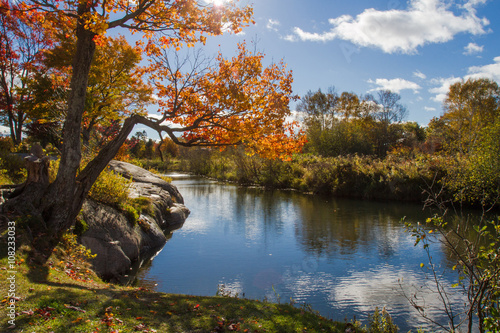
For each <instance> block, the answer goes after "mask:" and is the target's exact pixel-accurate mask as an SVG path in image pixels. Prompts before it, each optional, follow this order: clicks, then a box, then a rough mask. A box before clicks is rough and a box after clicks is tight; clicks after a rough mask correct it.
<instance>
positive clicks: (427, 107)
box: [424, 106, 436, 112]
mask: <svg viewBox="0 0 500 333" xmlns="http://www.w3.org/2000/svg"><path fill="white" fill-rule="evenodd" d="M424 110H425V111H429V112H433V111H436V108H432V107H430V106H425V107H424Z"/></svg>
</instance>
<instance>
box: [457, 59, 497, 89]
mask: <svg viewBox="0 0 500 333" xmlns="http://www.w3.org/2000/svg"><path fill="white" fill-rule="evenodd" d="M493 61H494V63H493V64H489V65H484V66H473V67H470V68H469V75H467V76H466V77H465V80H467V79H479V78H486V79H490V80H493V81H496V82H499V83H500V57H495V58H494V59H493Z"/></svg>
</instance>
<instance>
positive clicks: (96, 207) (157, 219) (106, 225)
mask: <svg viewBox="0 0 500 333" xmlns="http://www.w3.org/2000/svg"><path fill="white" fill-rule="evenodd" d="M112 168H113V170H115V171H116V172H118V173H120V174H122V175H124V177H126V178H129V179H130V178H131V179H132V180H133V183H132V186H131V189H130V195H129V196H130V197H131V198H138V197H148V198H150V200H151V203H152V205H153V208H154V209H153V210H154V213H153V214H151V216H150V215H144V214H141V216H140V217H139V219H138V221H137V222H135V223H131V222H130V221H128V220H127V218H126V217H125V215H124V214H123V213H122V212H120V211H118V210H117V209H115V208H113V207H109V206H106V205H104V204H102V203H98V202H95V201H93V200H90V199H89V200H86V202H85V203H84V205H83V208H82V218H83V220H84V221H85V223H86V224H87V226H88V229H87V231H86V232H84V233H83V235H81V237H80V242H81V243H82V244H83V245H84V246H86V247H87V248H88V249H90V250H91V252H92V253H94V254H97V256H96V258H94V259H93V260H92V265H93V268H94V270H95V271H96V272H97V273H98V274H99V275H100V276H101V277H102V278H104V279H106V280H111V281H121V282H123V281H124V279H123V277H124V276H126V275H129V273H130V270H131V269H132V267H134V268H139V267H140V266H141V265H142V263H143V262H144V261H145V260H147V259H149V258H151V257H152V256H154V255H155V254H156V253H157V252H158V251H159V250H161V248H162V247H163V245H164V244H165V243H166V241H167V237H169V234H170V233H171V232H172V231H173V230H175V229H178V228H180V227H182V225H183V224H184V221H185V220H186V218H187V217H188V216H189V213H190V211H189V209H188V208H187V207H186V206H184V204H183V202H184V200H183V198H182V196H181V194H180V193H179V192H178V190H177V188H176V187H175V186H174V185H172V184H169V183H167V182H165V181H164V180H163V179H161V178H159V177H158V176H156V175H155V174H153V173H151V172H149V171H147V170H144V169H141V168H139V167H136V166H134V165H132V164H129V163H125V162H118V161H112Z"/></svg>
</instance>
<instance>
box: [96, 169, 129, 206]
mask: <svg viewBox="0 0 500 333" xmlns="http://www.w3.org/2000/svg"><path fill="white" fill-rule="evenodd" d="M131 183H132V180H128V179H125V178H123V177H122V176H120V175H119V174H117V173H115V172H114V171H111V170H109V169H106V170H104V171H103V172H101V174H100V175H99V177H98V178H97V180H96V181H95V183H94V185H92V188H91V189H90V192H89V197H90V198H92V199H93V200H95V201H99V202H101V203H104V204H107V205H109V206H113V207H115V208H119V207H120V206H121V205H122V204H123V203H125V202H127V201H128V195H129V188H130V184H131Z"/></svg>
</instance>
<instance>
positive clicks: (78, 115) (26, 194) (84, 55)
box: [3, 2, 95, 261]
mask: <svg viewBox="0 0 500 333" xmlns="http://www.w3.org/2000/svg"><path fill="white" fill-rule="evenodd" d="M86 11H88V9H87V8H86V3H85V2H83V3H82V4H81V5H80V7H79V9H78V14H80V15H82V14H83V13H84V12H86ZM76 36H77V45H76V53H75V55H74V57H73V74H72V77H71V85H70V95H69V99H68V112H67V116H66V119H65V122H64V127H63V146H62V151H61V160H60V164H59V170H58V173H57V177H56V180H55V181H54V182H53V183H52V184H50V185H49V184H47V183H44V182H31V183H26V185H25V187H24V189H23V191H22V192H21V193H20V194H19V195H18V196H16V197H14V198H11V199H9V200H8V201H7V202H6V203H5V205H4V208H3V209H4V211H14V212H15V213H17V214H21V215H30V216H32V221H31V223H30V228H31V229H32V233H33V236H34V239H33V247H34V248H35V249H36V250H37V251H38V252H39V254H40V255H41V258H40V259H41V260H42V261H45V260H46V259H48V257H49V256H50V254H51V253H52V250H53V248H54V247H55V246H56V245H57V243H58V242H59V239H60V237H61V236H62V234H63V233H64V232H65V231H66V230H68V229H69V228H70V227H71V225H72V223H73V222H74V219H75V218H76V216H77V215H78V213H79V211H80V209H81V207H82V204H83V200H84V199H85V196H86V195H87V193H88V190H87V191H82V190H81V188H82V187H83V188H87V187H88V188H90V187H89V186H82V184H81V183H79V182H77V179H76V175H77V171H78V168H79V167H80V162H81V144H80V134H81V123H82V116H83V112H84V106H85V96H86V92H87V82H88V76H89V71H90V65H91V63H92V58H93V55H94V51H95V43H94V40H93V38H94V36H95V34H94V33H93V32H91V31H88V30H85V29H84V27H83V25H82V22H78V24H77V28H76ZM90 186H91V185H90Z"/></svg>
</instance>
